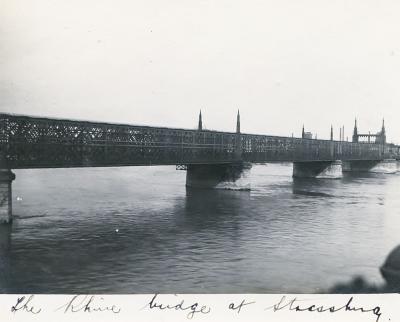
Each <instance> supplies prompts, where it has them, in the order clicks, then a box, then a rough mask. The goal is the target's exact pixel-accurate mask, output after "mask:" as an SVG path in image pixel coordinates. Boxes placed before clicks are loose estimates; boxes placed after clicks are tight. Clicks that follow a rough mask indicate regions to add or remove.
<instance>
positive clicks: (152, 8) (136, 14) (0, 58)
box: [0, 0, 400, 142]
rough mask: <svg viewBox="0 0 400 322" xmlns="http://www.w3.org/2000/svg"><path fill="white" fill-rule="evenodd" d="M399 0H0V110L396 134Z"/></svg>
mask: <svg viewBox="0 0 400 322" xmlns="http://www.w3.org/2000/svg"><path fill="white" fill-rule="evenodd" d="M399 86H400V2H399V1H382V0H380V1H378V0H376V1H371V0H358V1H357V0H352V1H348V0H303V1H302V0H291V1H288V0H279V1H265V0H263V1H255V0H246V1H234V0H213V1H208V0H207V1H206V0H197V1H195V0H180V1H178V0H168V1H165V0H146V1H134V0H108V1H106V0H35V1H33V0H0V111H2V112H13V113H18V114H30V115H43V116H56V117H65V118H74V119H88V120H98V121H107V122H113V121H115V122H124V123H133V124H143V125H162V126H171V127H184V128H193V127H195V126H196V124H197V115H198V112H199V109H200V108H202V110H203V121H204V125H205V127H207V128H209V129H218V130H227V131H233V130H234V129H235V117H236V110H237V108H240V111H241V116H242V132H248V133H264V134H275V135H291V133H292V132H294V133H295V135H296V136H299V135H300V133H301V127H302V124H303V123H305V125H306V130H310V131H312V132H317V133H318V137H319V138H328V137H329V133H330V125H331V123H333V125H334V127H335V136H336V137H338V135H339V133H338V132H339V126H341V125H343V124H344V125H345V130H346V135H348V136H349V137H351V132H352V128H353V123H354V117H355V116H357V117H358V120H359V130H360V131H361V132H368V130H371V131H373V132H375V131H377V130H379V128H380V127H381V122H382V117H385V120H386V124H387V134H388V139H389V140H391V141H395V142H400V127H399V126H398V124H399V122H400V112H399V106H400V91H399Z"/></svg>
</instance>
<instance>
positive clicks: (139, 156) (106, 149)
mask: <svg viewBox="0 0 400 322" xmlns="http://www.w3.org/2000/svg"><path fill="white" fill-rule="evenodd" d="M398 157H399V147H398V146H395V145H392V144H385V145H382V144H368V143H352V142H339V141H328V140H314V139H300V138H292V137H281V136H270V135H255V134H243V133H231V132H220V131H207V130H204V131H198V130H190V129H175V128H163V127H151V126H136V125H127V124H110V123H99V122H87V121H76V120H64V119H50V118H41V117H31V116H23V115H12V114H0V158H1V162H2V167H3V168H4V167H7V168H10V169H20V168H55V167H95V166H128V165H175V164H215V163H232V162H239V161H246V162H268V161H331V160H382V159H388V158H398Z"/></svg>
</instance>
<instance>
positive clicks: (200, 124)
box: [198, 110, 203, 131]
mask: <svg viewBox="0 0 400 322" xmlns="http://www.w3.org/2000/svg"><path fill="white" fill-rule="evenodd" d="M198 130H199V131H202V130H203V120H202V117H201V110H200V114H199V128H198Z"/></svg>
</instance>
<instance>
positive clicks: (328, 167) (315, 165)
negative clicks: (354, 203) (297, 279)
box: [293, 161, 342, 178]
mask: <svg viewBox="0 0 400 322" xmlns="http://www.w3.org/2000/svg"><path fill="white" fill-rule="evenodd" d="M341 167H342V162H341V161H301V162H293V178H316V177H318V176H322V177H327V178H329V177H331V178H336V177H338V176H340V173H341V169H342V168H341Z"/></svg>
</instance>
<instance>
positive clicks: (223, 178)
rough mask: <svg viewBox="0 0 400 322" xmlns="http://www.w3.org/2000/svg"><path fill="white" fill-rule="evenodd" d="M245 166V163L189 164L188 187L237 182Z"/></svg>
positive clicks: (206, 186) (208, 186)
mask: <svg viewBox="0 0 400 322" xmlns="http://www.w3.org/2000/svg"><path fill="white" fill-rule="evenodd" d="M245 168H246V166H245V164H244V163H227V164H190V165H188V166H187V172H186V187H190V188H215V187H216V186H217V185H218V184H220V183H222V182H235V181H237V180H238V179H239V178H240V177H241V176H242V173H243V170H244V169H245Z"/></svg>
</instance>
